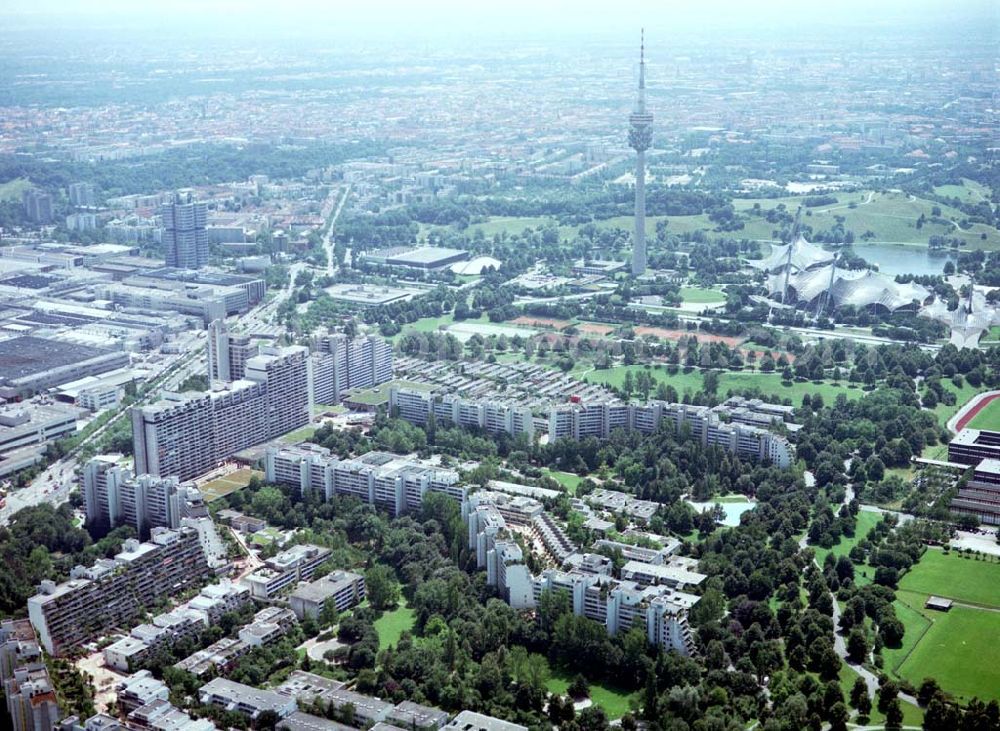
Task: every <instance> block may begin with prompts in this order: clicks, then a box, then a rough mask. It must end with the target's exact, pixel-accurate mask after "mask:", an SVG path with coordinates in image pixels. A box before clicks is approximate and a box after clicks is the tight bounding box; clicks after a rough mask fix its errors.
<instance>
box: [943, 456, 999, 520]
mask: <svg viewBox="0 0 1000 731" xmlns="http://www.w3.org/2000/svg"><path fill="white" fill-rule="evenodd" d="M951 511H952V512H953V513H960V514H963V515H972V516H974V517H975V518H976V519H978V520H979V522H980V523H983V524H984V525H1000V459H984V460H982V461H981V462H980V463H979V464H978V465H976V467H975V468H973V471H972V476H971V478H970V479H969V480H968V482H966V483H965V484H964V485H961V486H960V487H959V489H958V494H957V495H956V496H955V497H954V498H952V501H951Z"/></svg>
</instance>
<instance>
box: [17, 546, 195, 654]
mask: <svg viewBox="0 0 1000 731" xmlns="http://www.w3.org/2000/svg"><path fill="white" fill-rule="evenodd" d="M210 573H211V569H210V568H209V566H208V562H207V561H206V559H205V554H204V551H203V550H202V547H201V543H200V542H199V539H198V533H197V531H195V530H193V529H191V528H187V527H181V528H178V529H177V530H170V529H167V528H153V529H152V531H151V537H150V540H149V541H148V542H146V543H140V542H139V541H137V540H134V539H133V540H128V541H126V542H125V544H124V546H123V549H122V551H121V552H120V553H119V554H118V555H116V556H115V557H114V558H113V559H100V560H98V561H97V562H96V563H95V564H94V565H93V566H91V567H89V568H85V567H83V566H77V567H76V568H75V569H73V570H72V571H71V572H70V579H69V581H66V582H63V583H62V584H56V583H55V582H52V581H43V582H42V584H41V586H40V587H39V593H38V594H36V595H35V596H33V597H31V598H30V599H28V616H29V618H30V619H31V623H32V625H33V626H34V627H35V630H36V631H37V633H38V638H39V641H40V642H41V644H42V646H43V647H45V649H46V650H47V651H48V652H49V653H50V654H52V655H62V654H63V653H65V652H67V651H69V650H72V649H73V648H75V647H77V646H79V645H80V644H82V643H84V642H89V641H91V640H93V639H94V638H96V637H98V636H100V635H102V634H104V633H106V632H107V631H109V630H110V629H112V628H113V627H118V626H123V625H129V624H132V623H133V621H134V620H135V619H136V618H137V617H138V616H139V612H140V611H141V610H142V609H143V608H144V607H146V606H149V605H151V604H153V603H154V602H155V601H157V600H158V599H160V598H162V597H165V596H174V595H176V594H177V593H178V592H180V591H183V590H185V589H187V588H188V587H191V586H194V585H195V584H197V583H198V582H199V581H201V580H202V579H203V578H205V577H207V576H209V575H210Z"/></svg>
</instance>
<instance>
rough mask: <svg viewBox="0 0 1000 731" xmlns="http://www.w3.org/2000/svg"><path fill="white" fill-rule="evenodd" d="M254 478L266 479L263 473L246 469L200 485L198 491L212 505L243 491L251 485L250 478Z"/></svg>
mask: <svg viewBox="0 0 1000 731" xmlns="http://www.w3.org/2000/svg"><path fill="white" fill-rule="evenodd" d="M254 476H256V477H259V478H260V479H264V473H263V472H260V471H258V470H252V469H250V468H249V467H244V468H242V469H238V470H236V471H235V472H230V473H229V474H228V475H224V476H223V477H217V478H215V479H214V480H210V481H209V482H206V483H205V484H204V485H200V486H199V487H198V489H199V490H200V491H201V494H202V496H203V497H204V498H205V502H206V503H211V502H214V501H216V500H218V499H219V498H221V497H225V496H226V495H228V494H229V493H232V492H236V491H237V490H242V489H243V488H244V487H246V486H247V485H249V484H250V478H251V477H254Z"/></svg>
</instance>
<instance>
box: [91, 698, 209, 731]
mask: <svg viewBox="0 0 1000 731" xmlns="http://www.w3.org/2000/svg"><path fill="white" fill-rule="evenodd" d="M126 727H127V728H130V729H138V731H214V729H215V724H214V723H212V722H211V721H210V720H208V719H207V718H191V717H190V716H189V715H188V714H186V713H185V712H184V711H182V710H180V709H178V708H175V707H174V706H173V705H172V704H171V703H170V701H168V700H164V699H162V698H157V699H156V700H153V701H150V702H149V703H147V704H145V705H143V706H139V707H138V708H136V709H135V710H134V711H132V712H131V713H129V714H128V717H127V724H126ZM85 731H91V730H90V729H86V730H85ZM93 731H109V730H108V729H94V730H93Z"/></svg>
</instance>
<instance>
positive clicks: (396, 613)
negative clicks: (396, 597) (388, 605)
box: [375, 599, 417, 650]
mask: <svg viewBox="0 0 1000 731" xmlns="http://www.w3.org/2000/svg"><path fill="white" fill-rule="evenodd" d="M416 620H417V614H416V612H414V611H413V609H412V608H410V606H409V605H407V603H406V600H405V599H400V602H399V606H398V607H396V608H395V609H393V610H392V611H391V612H384V613H383V614H382V616H381V617H379V618H378V619H376V620H375V631H376V632H378V648H379V649H380V650H384V649H385V648H387V647H391V646H392V645H395V644H396V643H397V642H399V638H400V637H402V636H403V633H404V632H409V631H411V630H412V629H413V625H414V624H415V623H416Z"/></svg>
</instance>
